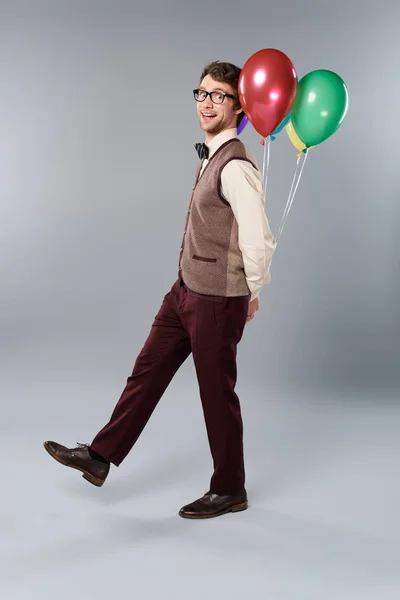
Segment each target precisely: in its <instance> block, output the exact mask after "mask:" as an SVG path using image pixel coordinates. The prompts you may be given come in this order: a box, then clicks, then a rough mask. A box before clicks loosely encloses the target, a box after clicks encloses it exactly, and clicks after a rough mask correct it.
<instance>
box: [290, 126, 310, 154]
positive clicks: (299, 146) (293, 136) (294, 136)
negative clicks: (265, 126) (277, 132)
mask: <svg viewBox="0 0 400 600" xmlns="http://www.w3.org/2000/svg"><path fill="white" fill-rule="evenodd" d="M285 129H286V133H287V134H288V138H289V140H290V141H291V142H292V144H293V146H294V147H295V148H296V149H297V150H298V151H299V154H298V155H297V156H300V154H301V153H302V152H303V150H305V149H306V147H307V146H306V145H305V144H303V142H302V141H301V139H300V138H299V136H298V135H297V133H296V132H295V130H294V127H293V123H292V121H289V123H288V124H287V125H286V126H285ZM310 148H314V146H310Z"/></svg>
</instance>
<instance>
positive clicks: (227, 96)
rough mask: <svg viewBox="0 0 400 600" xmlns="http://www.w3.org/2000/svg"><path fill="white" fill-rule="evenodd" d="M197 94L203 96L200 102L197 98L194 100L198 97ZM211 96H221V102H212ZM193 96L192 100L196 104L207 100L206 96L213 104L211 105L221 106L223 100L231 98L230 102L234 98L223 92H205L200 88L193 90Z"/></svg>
mask: <svg viewBox="0 0 400 600" xmlns="http://www.w3.org/2000/svg"><path fill="white" fill-rule="evenodd" d="M199 92H203V94H205V97H204V98H203V99H202V100H199V99H198V98H196V95H198V94H199ZM213 94H219V95H220V96H223V100H222V102H214V100H213V98H212V97H213ZM193 96H194V99H195V100H196V102H204V100H205V99H206V98H207V96H210V98H211V102H213V104H223V103H224V102H225V98H232V100H234V99H235V96H233V95H232V94H226V93H225V92H217V91H215V90H214V91H213V92H206V90H202V89H200V88H197V89H196V90H193Z"/></svg>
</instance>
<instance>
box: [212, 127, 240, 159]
mask: <svg viewBox="0 0 400 600" xmlns="http://www.w3.org/2000/svg"><path fill="white" fill-rule="evenodd" d="M236 137H237V129H236V127H232V128H231V129H225V130H224V131H221V133H219V134H218V135H216V136H215V137H214V138H213V139H212V140H211V142H210V143H208V144H207V146H208V150H209V154H208V158H209V159H210V158H211V157H212V155H213V154H215V152H216V151H217V150H218V148H219V147H220V146H222V144H225V142H227V141H228V140H232V139H233V138H236Z"/></svg>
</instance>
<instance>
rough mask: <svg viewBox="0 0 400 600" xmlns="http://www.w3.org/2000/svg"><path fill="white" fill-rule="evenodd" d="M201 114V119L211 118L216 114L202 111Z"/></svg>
mask: <svg viewBox="0 0 400 600" xmlns="http://www.w3.org/2000/svg"><path fill="white" fill-rule="evenodd" d="M201 116H202V117H203V119H213V118H214V117H216V116H217V115H216V114H215V113H204V112H202V113H201Z"/></svg>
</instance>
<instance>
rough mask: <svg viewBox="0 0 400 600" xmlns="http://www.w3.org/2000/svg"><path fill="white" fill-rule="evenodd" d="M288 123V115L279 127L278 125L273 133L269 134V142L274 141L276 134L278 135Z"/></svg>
mask: <svg viewBox="0 0 400 600" xmlns="http://www.w3.org/2000/svg"><path fill="white" fill-rule="evenodd" d="M289 121H290V113H289V114H288V115H286V117H285V118H284V119H283V121H282V123H281V124H280V125H278V127H277V128H276V129H275V131H273V132H272V133H271V142H273V141H274V139H275V136H276V134H277V133H279V132H280V131H282V129H283V128H284V127H285V125H286V124H287V123H288V122H289Z"/></svg>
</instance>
